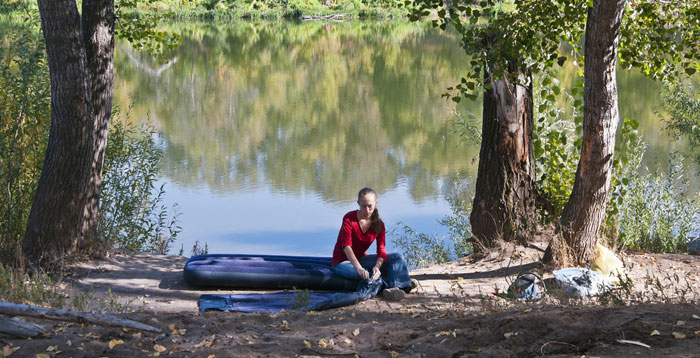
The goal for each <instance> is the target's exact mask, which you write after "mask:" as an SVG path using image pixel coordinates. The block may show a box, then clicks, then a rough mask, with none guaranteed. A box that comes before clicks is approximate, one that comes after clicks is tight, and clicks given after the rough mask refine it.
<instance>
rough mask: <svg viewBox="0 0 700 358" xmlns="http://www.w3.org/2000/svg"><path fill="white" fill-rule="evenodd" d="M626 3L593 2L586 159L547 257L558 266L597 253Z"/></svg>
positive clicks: (622, 0) (588, 31)
mask: <svg viewBox="0 0 700 358" xmlns="http://www.w3.org/2000/svg"><path fill="white" fill-rule="evenodd" d="M626 2H627V1H626V0H594V1H593V7H592V8H590V9H589V11H588V19H587V22H586V35H585V36H586V39H585V50H584V51H585V59H586V60H585V64H584V79H585V91H584V113H583V117H584V118H583V144H582V147H581V160H580V161H579V164H578V169H577V170H576V179H575V181H574V187H573V191H572V192H571V197H570V198H569V201H568V203H567V204H566V207H564V212H563V213H562V217H561V221H560V224H561V226H560V233H561V236H559V235H556V236H555V238H554V240H553V242H552V244H550V247H549V249H548V250H547V254H546V255H545V258H544V259H545V260H546V261H548V262H551V263H553V264H554V265H556V266H565V265H568V264H574V265H584V264H587V263H590V262H591V261H593V260H594V259H595V257H596V248H595V245H596V242H597V239H598V234H599V232H600V226H601V224H602V222H603V220H604V219H605V205H606V202H607V196H608V189H609V187H610V173H611V171H612V163H613V152H614V149H615V133H616V131H617V124H618V121H619V113H618V105H617V81H616V78H615V75H616V74H615V65H616V64H617V45H618V42H619V35H620V25H621V23H622V18H623V15H624V10H625V5H626Z"/></svg>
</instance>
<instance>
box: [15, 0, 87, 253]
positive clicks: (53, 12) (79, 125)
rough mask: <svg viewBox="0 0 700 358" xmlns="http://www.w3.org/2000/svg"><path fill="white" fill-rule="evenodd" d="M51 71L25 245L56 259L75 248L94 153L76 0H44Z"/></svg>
mask: <svg viewBox="0 0 700 358" xmlns="http://www.w3.org/2000/svg"><path fill="white" fill-rule="evenodd" d="M39 14H40V16H41V27H42V30H43V33H44V39H45V40H46V53H47V58H48V64H49V73H50V76H51V129H50V132H49V143H48V146H47V149H46V155H45V158H44V166H43V169H42V171H41V176H40V177H39V183H38V187H37V191H36V194H35V198H34V202H33V203H32V208H31V211H30V213H29V220H28V222H27V232H26V234H25V238H24V242H23V245H22V247H23V251H24V254H25V256H26V258H27V259H29V260H30V261H32V262H35V263H39V264H41V265H51V264H53V263H54V262H55V261H56V260H61V259H62V258H63V257H64V256H65V255H66V254H70V253H72V252H74V251H75V249H76V247H77V238H78V233H79V227H80V222H81V218H82V215H83V212H84V208H85V204H86V202H87V195H86V192H87V187H88V182H89V179H90V167H91V165H90V163H91V161H92V156H93V150H92V147H93V142H94V141H93V131H94V122H93V115H92V113H93V108H92V105H91V101H90V83H89V80H88V76H87V68H88V67H87V60H86V56H85V49H84V47H83V46H82V42H81V39H80V15H79V13H78V8H77V6H76V4H75V1H73V0H39Z"/></svg>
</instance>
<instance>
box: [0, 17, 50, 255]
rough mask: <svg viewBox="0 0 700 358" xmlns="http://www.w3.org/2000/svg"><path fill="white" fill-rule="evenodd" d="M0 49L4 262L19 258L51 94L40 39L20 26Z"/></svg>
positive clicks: (0, 217) (0, 207)
mask: <svg viewBox="0 0 700 358" xmlns="http://www.w3.org/2000/svg"><path fill="white" fill-rule="evenodd" d="M3 38H4V39H5V40H6V41H7V43H8V44H9V45H8V46H3V47H0V187H2V192H3V194H2V195H0V261H1V262H5V263H8V262H13V261H14V260H15V259H16V258H17V257H19V255H20V253H21V242H22V238H23V237H24V230H25V229H26V224H27V219H28V217H29V210H30V208H31V205H32V200H33V196H34V190H35V188H36V185H37V182H38V180H39V175H40V174H41V166H42V164H43V160H44V152H45V150H46V143H47V139H48V130H49V122H50V119H51V112H50V103H51V89H50V87H49V84H50V81H49V74H48V66H47V64H46V55H45V50H44V46H43V42H42V41H41V39H40V34H38V33H37V31H36V29H33V28H31V27H19V28H17V29H16V30H10V31H9V32H8V33H5V34H3Z"/></svg>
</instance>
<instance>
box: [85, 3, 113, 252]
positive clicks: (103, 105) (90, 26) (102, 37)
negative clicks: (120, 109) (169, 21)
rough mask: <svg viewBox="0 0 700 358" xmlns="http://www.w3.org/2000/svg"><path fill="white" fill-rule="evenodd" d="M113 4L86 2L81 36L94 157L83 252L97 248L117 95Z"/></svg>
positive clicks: (91, 168)
mask: <svg viewBox="0 0 700 358" xmlns="http://www.w3.org/2000/svg"><path fill="white" fill-rule="evenodd" d="M114 19H115V16H114V0H93V1H90V0H84V1H83V11H82V33H83V43H84V44H85V49H86V55H87V64H88V73H89V75H90V88H91V101H92V106H93V116H94V118H93V120H94V122H95V127H94V132H93V140H94V142H93V150H94V153H93V157H92V164H91V167H90V182H89V187H88V192H87V204H86V205H85V210H84V211H83V217H82V224H81V226H80V230H81V231H80V245H81V247H80V249H86V248H87V247H89V246H92V247H96V243H97V221H98V220H97V219H98V209H99V201H100V187H101V184H102V165H103V163H104V154H105V149H106V148H107V135H108V132H109V122H110V119H111V115H112V98H113V94H114Z"/></svg>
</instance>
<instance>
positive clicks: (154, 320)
mask: <svg viewBox="0 0 700 358" xmlns="http://www.w3.org/2000/svg"><path fill="white" fill-rule="evenodd" d="M151 321H153V322H160V321H159V320H158V319H157V318H155V317H153V318H151Z"/></svg>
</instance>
